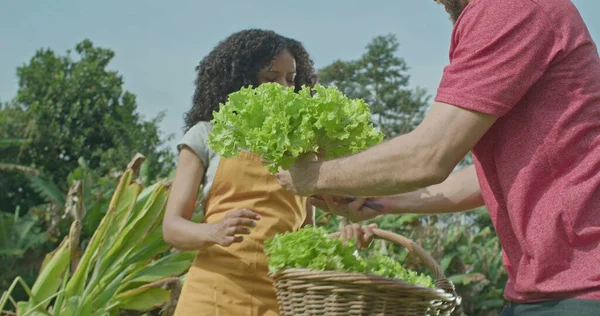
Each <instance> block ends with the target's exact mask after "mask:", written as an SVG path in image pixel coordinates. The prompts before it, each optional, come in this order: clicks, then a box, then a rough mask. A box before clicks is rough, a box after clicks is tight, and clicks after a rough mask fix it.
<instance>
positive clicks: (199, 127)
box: [177, 122, 212, 167]
mask: <svg viewBox="0 0 600 316" xmlns="http://www.w3.org/2000/svg"><path fill="white" fill-rule="evenodd" d="M211 130H212V125H211V124H210V123H209V122H199V123H198V124H196V125H194V126H193V127H192V128H190V129H189V130H188V131H187V132H186V133H185V135H183V138H182V139H181V141H180V142H179V143H178V144H177V150H178V151H181V149H182V148H183V146H184V145H185V146H188V147H189V148H191V149H192V150H193V151H194V153H196V155H198V157H199V158H200V160H202V163H203V164H204V166H205V167H208V163H209V162H210V157H211V151H212V150H211V149H210V147H209V146H208V134H210V131H211Z"/></svg>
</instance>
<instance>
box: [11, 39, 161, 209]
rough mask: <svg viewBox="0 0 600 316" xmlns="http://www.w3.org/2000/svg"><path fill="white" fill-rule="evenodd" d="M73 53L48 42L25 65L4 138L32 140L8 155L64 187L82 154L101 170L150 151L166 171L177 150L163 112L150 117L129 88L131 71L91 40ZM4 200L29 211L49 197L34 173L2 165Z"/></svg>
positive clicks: (154, 171) (154, 173)
mask: <svg viewBox="0 0 600 316" xmlns="http://www.w3.org/2000/svg"><path fill="white" fill-rule="evenodd" d="M75 52H76V53H77V56H76V57H73V56H72V55H71V53H70V52H67V54H66V55H62V56H61V55H57V54H56V53H55V52H53V51H52V50H50V49H40V50H38V51H37V52H36V53H35V55H34V56H33V57H32V58H31V60H30V61H29V62H28V63H27V64H25V65H23V66H21V67H19V68H18V69H17V76H18V79H19V87H18V91H17V95H16V97H15V99H14V101H13V102H11V103H10V104H6V105H4V106H3V107H2V109H1V110H0V113H1V114H0V121H1V122H0V138H4V139H25V140H27V142H26V143H25V144H21V145H19V146H13V147H11V148H1V147H0V156H1V157H3V158H2V159H3V160H5V159H6V160H5V161H3V162H7V163H14V164H19V165H24V166H28V167H33V168H35V169H37V170H40V171H42V172H44V173H45V175H46V176H47V177H48V178H47V180H49V181H51V182H52V183H55V184H56V185H57V187H58V188H59V189H60V190H61V191H63V192H64V191H66V189H67V188H68V185H67V183H66V182H65V180H66V178H67V175H68V174H69V172H70V171H71V170H73V169H74V168H76V167H77V159H78V158H79V157H82V158H83V159H84V160H85V161H86V162H87V163H88V164H89V166H90V168H92V169H94V170H96V171H97V172H99V173H100V174H108V173H109V172H111V171H113V170H120V169H121V168H123V166H125V165H126V164H127V161H128V159H129V157H132V156H133V155H134V154H135V153H136V152H138V151H139V152H142V153H144V154H145V155H146V156H147V157H148V161H149V162H150V165H149V166H150V169H151V170H150V172H149V174H150V175H151V180H152V179H156V178H157V177H162V176H166V175H167V173H168V172H169V171H170V170H171V169H172V166H173V154H172V152H171V151H170V150H168V149H167V148H165V145H166V143H165V141H167V140H168V139H169V137H166V138H165V137H163V136H162V135H161V133H160V132H159V129H158V123H159V122H160V121H161V119H162V118H163V114H160V115H159V116H157V117H156V118H153V119H151V120H144V119H143V118H142V117H140V115H139V114H138V113H137V103H136V100H135V96H134V95H133V94H132V93H130V92H128V91H125V90H124V89H123V78H122V77H121V76H120V75H119V74H118V73H117V72H116V71H113V70H109V69H108V66H109V64H110V62H111V60H112V59H113V57H114V55H115V54H114V52H113V51H111V50H109V49H105V48H100V47H95V46H94V45H93V44H92V42H91V41H89V40H84V41H82V42H81V43H79V44H77V45H76V47H75ZM0 177H1V178H2V179H3V181H2V182H0V192H3V194H2V195H0V205H3V206H6V209H7V210H9V211H12V210H14V207H15V206H16V205H20V206H21V207H22V208H23V209H24V210H25V211H26V210H28V209H29V208H30V207H31V206H33V205H37V204H39V203H40V202H41V199H40V198H39V196H38V195H37V194H36V192H34V191H33V190H31V189H30V188H29V186H28V185H27V182H26V180H24V179H22V177H21V175H19V174H14V172H6V171H0Z"/></svg>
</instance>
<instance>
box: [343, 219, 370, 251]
mask: <svg viewBox="0 0 600 316" xmlns="http://www.w3.org/2000/svg"><path fill="white" fill-rule="evenodd" d="M375 228H377V224H370V225H368V226H362V227H361V226H360V225H359V224H352V225H347V226H345V227H342V229H340V239H342V240H343V241H344V242H347V241H348V240H350V239H355V240H356V248H357V249H364V248H367V247H369V245H371V242H372V241H373V238H375V234H374V233H373V229H375Z"/></svg>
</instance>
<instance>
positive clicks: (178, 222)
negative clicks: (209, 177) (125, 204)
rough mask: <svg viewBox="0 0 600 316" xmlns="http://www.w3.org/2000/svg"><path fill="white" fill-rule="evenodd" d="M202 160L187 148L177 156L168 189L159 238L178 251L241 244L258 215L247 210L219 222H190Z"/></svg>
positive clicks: (228, 215) (202, 173) (239, 211)
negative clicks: (174, 170)
mask: <svg viewBox="0 0 600 316" xmlns="http://www.w3.org/2000/svg"><path fill="white" fill-rule="evenodd" d="M204 170H205V167H204V164H203V163H202V160H200V158H199V157H198V156H197V155H196V154H195V153H194V152H193V151H192V150H191V149H190V148H189V147H187V146H184V147H183V148H182V149H181V152H180V153H179V161H178V163H177V170H176V173H175V181H174V182H173V185H172V187H171V192H170V194H169V200H168V201H167V210H166V212H165V217H164V221H163V236H164V239H165V241H166V242H167V243H169V244H170V245H172V246H174V247H176V248H179V249H182V250H198V249H202V248H206V247H208V246H211V245H214V244H220V245H222V246H229V245H231V244H232V243H235V242H241V241H242V240H243V237H242V236H237V235H240V234H241V235H244V234H249V233H250V230H249V229H248V227H254V226H255V225H256V223H255V222H254V220H258V219H260V216H259V215H258V214H256V213H253V212H251V211H249V210H236V211H233V212H230V213H228V214H227V215H226V217H225V219H224V220H223V221H222V222H220V223H214V224H206V223H194V222H192V221H190V219H191V217H192V215H193V212H194V206H195V204H196V199H197V197H198V188H199V187H200V183H201V182H202V179H203V177H204V176H203V175H204Z"/></svg>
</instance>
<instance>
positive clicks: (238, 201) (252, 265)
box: [175, 152, 306, 316]
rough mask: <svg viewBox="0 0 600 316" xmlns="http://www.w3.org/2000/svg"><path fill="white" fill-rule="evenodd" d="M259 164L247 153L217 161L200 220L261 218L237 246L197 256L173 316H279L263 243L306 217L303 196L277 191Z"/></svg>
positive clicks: (213, 248)
mask: <svg viewBox="0 0 600 316" xmlns="http://www.w3.org/2000/svg"><path fill="white" fill-rule="evenodd" d="M260 160H261V159H260V156H258V155H256V154H252V153H248V152H242V153H241V154H240V155H239V156H237V157H234V158H222V159H221V160H220V163H219V166H218V167H217V171H216V174H215V178H214V180H213V183H212V186H211V188H210V192H209V194H208V198H207V200H206V204H205V208H204V210H205V222H206V223H217V222H220V221H221V220H222V219H223V217H224V216H225V214H226V213H227V212H230V211H234V210H237V209H242V208H248V209H250V210H252V211H254V212H256V213H258V214H260V215H261V217H262V218H261V219H260V220H259V221H258V222H257V226H256V227H255V228H253V229H252V232H251V233H250V235H247V236H245V239H244V241H242V242H241V243H237V244H233V245H231V246H229V247H221V246H219V245H214V246H211V247H209V248H206V249H204V250H201V251H199V252H198V255H197V256H196V258H195V260H194V263H193V265H192V267H191V268H190V271H189V273H188V274H187V276H186V278H185V282H184V285H183V290H182V293H181V296H180V298H179V302H178V304H177V309H176V311H175V316H195V315H207V316H208V315H211V316H276V315H279V309H278V305H277V299H276V296H275V290H274V288H273V283H272V281H271V278H269V276H268V267H267V257H266V255H265V254H264V241H265V240H266V239H267V238H269V237H272V236H274V235H275V234H277V233H284V232H289V231H294V230H298V229H299V228H300V226H301V225H302V223H303V222H304V219H305V218H306V198H303V197H299V196H296V195H294V194H292V193H290V192H289V191H287V190H285V189H284V188H283V187H281V186H280V185H279V183H278V182H277V179H276V178H275V176H273V175H271V174H270V173H269V172H268V170H267V168H266V167H264V166H263V165H262V163H261V162H260Z"/></svg>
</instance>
